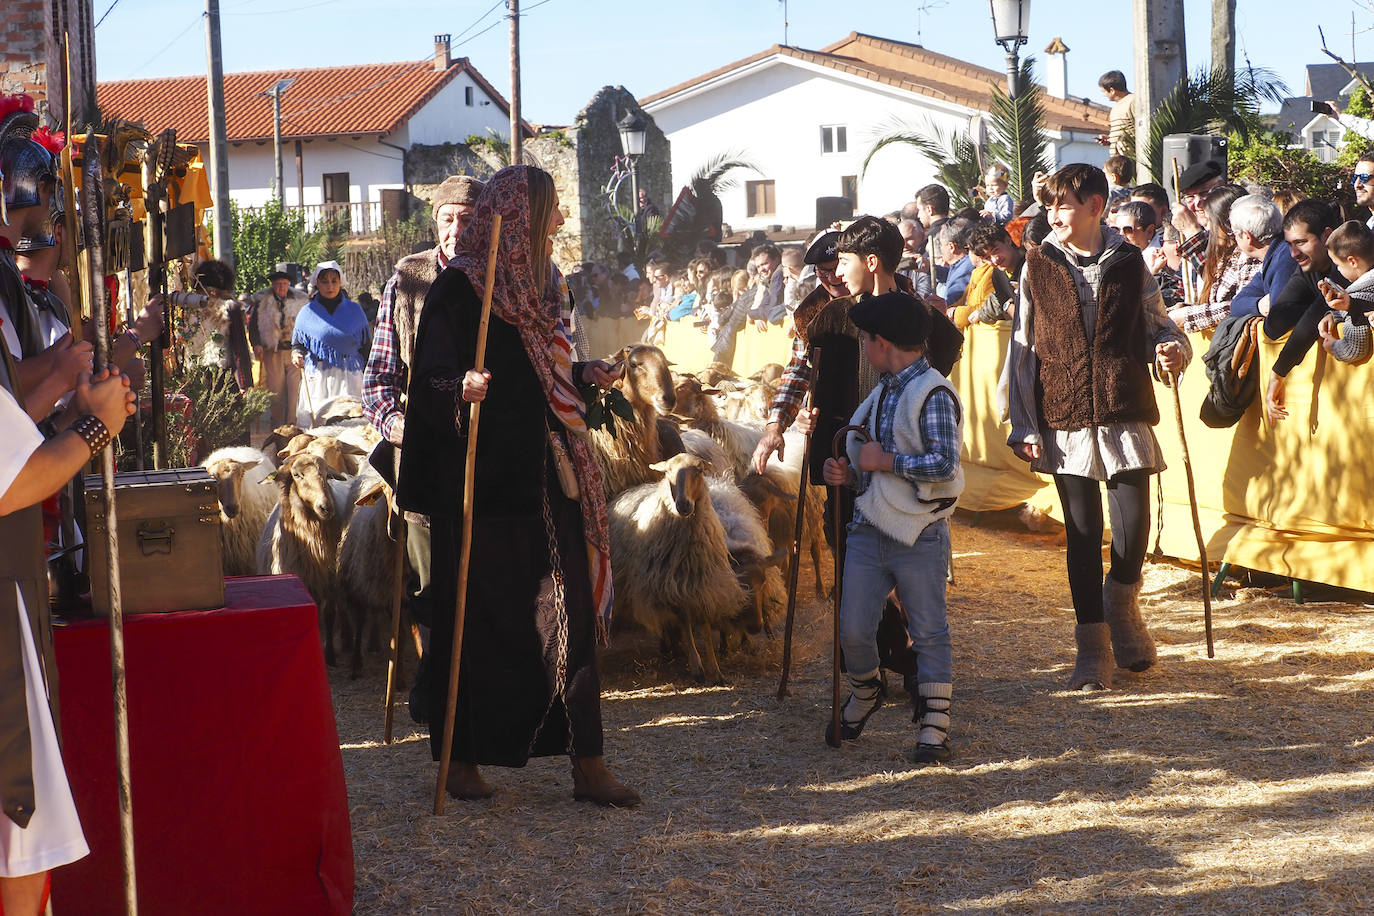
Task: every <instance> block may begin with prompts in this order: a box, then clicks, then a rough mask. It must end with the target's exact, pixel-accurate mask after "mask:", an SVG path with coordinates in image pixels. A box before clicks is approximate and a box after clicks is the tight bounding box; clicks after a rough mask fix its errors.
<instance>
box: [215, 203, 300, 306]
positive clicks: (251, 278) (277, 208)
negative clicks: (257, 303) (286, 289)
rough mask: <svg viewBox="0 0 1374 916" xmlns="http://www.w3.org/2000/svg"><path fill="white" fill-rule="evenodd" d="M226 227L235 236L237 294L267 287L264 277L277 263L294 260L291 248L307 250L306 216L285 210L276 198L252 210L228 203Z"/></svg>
mask: <svg viewBox="0 0 1374 916" xmlns="http://www.w3.org/2000/svg"><path fill="white" fill-rule="evenodd" d="M229 225H230V227H231V231H232V233H233V236H234V268H235V273H236V274H237V277H238V281H237V286H238V293H239V294H240V295H244V294H246V293H251V292H252V291H253V290H256V289H261V288H262V287H264V286H266V285H267V275H268V274H269V273H271V272H272V270H273V269H274V268H275V267H276V265H277V262H278V261H290V260H296V259H295V258H293V257H291V253H292V249H293V247H294V248H295V249H296V250H297V251H300V250H301V249H302V248H303V247H308V246H306V245H304V244H303V243H304V241H305V240H306V239H307V238H308V236H309V235H310V233H307V232H306V231H305V213H304V212H303V211H301V210H300V209H287V208H286V207H284V206H282V202H281V200H280V199H279V198H273V199H272V200H270V201H268V202H267V204H266V206H263V207H253V208H241V207H239V206H238V205H236V204H235V203H234V202H233V201H232V200H231V201H230V202H229ZM301 263H310V262H308V261H302V262H301Z"/></svg>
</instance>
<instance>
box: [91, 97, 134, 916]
mask: <svg viewBox="0 0 1374 916" xmlns="http://www.w3.org/2000/svg"><path fill="white" fill-rule="evenodd" d="M81 172H82V174H81V179H82V180H81V223H82V228H83V229H84V230H85V233H86V248H85V261H86V267H87V269H86V280H87V284H88V285H87V288H86V294H87V302H88V303H89V304H90V306H91V309H92V312H93V314H94V316H95V365H96V366H97V367H101V366H106V367H108V366H109V362H110V296H109V290H108V288H107V287H106V286H105V250H104V245H105V173H104V171H103V170H102V169H101V167H100V148H99V145H98V141H97V140H96V136H95V128H94V127H92V126H91V125H89V124H87V125H86V140H85V145H84V148H83V150H82V156H81ZM100 476H101V480H102V483H103V490H104V494H103V495H104V503H105V506H104V509H105V536H106V543H105V562H106V563H107V564H108V565H107V571H106V577H107V582H108V586H109V605H110V663H111V665H110V666H111V669H112V671H113V678H114V713H115V757H116V763H117V765H118V767H119V845H120V851H121V852H122V853H123V864H124V911H125V913H127V914H129V916H133V914H135V913H137V912H138V889H137V885H136V882H135V877H134V815H133V807H132V805H131V802H130V778H129V697H128V692H127V689H126V686H125V667H124V604H123V595H122V590H121V582H120V576H119V525H118V519H117V518H116V515H115V464H114V442H113V441H111V442H110V444H109V445H107V446H105V449H104V451H103V452H102V453H101V456H100Z"/></svg>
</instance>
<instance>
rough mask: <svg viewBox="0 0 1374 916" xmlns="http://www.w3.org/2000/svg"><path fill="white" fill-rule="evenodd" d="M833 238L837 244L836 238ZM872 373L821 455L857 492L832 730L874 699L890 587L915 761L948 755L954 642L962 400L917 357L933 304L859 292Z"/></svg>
mask: <svg viewBox="0 0 1374 916" xmlns="http://www.w3.org/2000/svg"><path fill="white" fill-rule="evenodd" d="M841 244H842V245H843V243H841ZM848 317H849V320H850V321H851V322H853V324H854V326H855V327H856V328H858V330H859V337H860V340H861V341H862V346H863V354H864V358H865V361H866V362H867V364H868V365H869V366H871V367H872V368H873V369H874V370H875V371H876V372H877V373H878V379H877V384H875V385H874V387H873V390H872V391H871V392H870V393H869V394H868V396H867V397H866V398H865V399H864V401H863V403H861V404H860V405H859V406H858V409H857V410H855V411H854V414H853V415H852V416H851V417H850V418H849V426H851V427H860V428H861V429H863V430H864V431H865V432H866V435H861V434H859V433H858V432H857V431H853V430H851V431H850V432H849V433H848V435H847V438H846V442H845V451H846V457H845V458H827V459H826V460H825V464H824V469H823V475H824V478H825V482H826V484H828V485H829V486H832V487H848V488H851V489H853V490H854V491H855V493H856V494H857V496H856V498H855V503H854V519H853V522H852V524H851V525H850V530H849V536H848V538H847V544H846V549H845V551H844V560H843V562H844V592H843V596H844V597H843V600H842V602H841V605H840V645H841V648H842V649H843V650H844V658H845V663H846V668H847V677H848V678H849V685H850V694H849V698H848V700H846V702H845V704H844V707H843V709H842V710H841V712H840V734H839V735H838V736H835V735H831V734H829V733H828V732H829V726H827V739H829V740H830V742H831V743H832V744H833V743H835V742H836V740H837V739H845V740H853V739H855V738H858V737H859V735H860V734H861V733H862V732H863V728H864V725H865V723H867V721H868V719H869V717H870V716H872V715H873V713H874V712H875V711H877V709H878V707H879V706H881V705H882V686H883V682H882V677H881V675H880V673H879V654H878V624H879V622H880V621H881V620H882V618H883V609H884V606H885V604H886V601H887V596H888V594H889V593H890V592H891V591H892V589H893V588H896V589H897V596H898V598H899V599H900V601H901V603H902V607H903V609H904V610H905V611H906V617H907V634H908V635H909V636H910V638H911V643H912V649H913V651H914V652H915V654H916V672H917V673H916V674H915V675H909V676H908V677H907V679H906V684H905V686H906V689H907V690H908V691H909V692H910V693H911V695H912V698H913V701H914V704H915V715H914V716H913V718H912V721H913V722H914V723H915V724H916V725H917V726H918V727H919V729H920V731H919V734H918V736H917V739H916V750H915V761H916V762H917V763H923V764H924V763H937V762H940V761H943V760H946V759H947V758H948V757H949V754H950V749H949V710H950V701H951V698H952V696H953V652H952V649H951V646H950V637H949V624H948V622H947V620H946V616H945V571H946V569H947V566H946V564H947V562H948V557H949V522H948V518H949V516H950V515H952V514H953V513H954V507H955V505H956V503H957V502H958V500H959V494H960V493H962V492H963V489H964V473H963V468H962V466H961V465H960V462H959V449H960V446H961V444H962V442H963V434H962V433H963V430H962V427H963V407H962V405H961V404H960V402H959V396H958V394H956V393H955V391H954V388H953V387H952V386H951V385H950V384H949V381H948V380H947V379H946V378H945V377H944V376H943V375H941V374H940V373H939V372H938V371H936V370H934V369H933V368H932V367H931V365H930V362H929V361H928V360H927V359H926V343H927V340H928V339H929V336H930V329H931V321H932V312H931V311H930V309H928V308H926V307H924V304H923V303H922V302H921V301H920V300H917V299H915V298H913V297H911V296H909V295H907V294H906V293H902V292H886V293H882V294H880V295H876V296H867V297H865V298H864V299H862V300H860V301H859V302H858V303H856V304H855V305H854V306H853V307H852V308H851V309H849V316H848Z"/></svg>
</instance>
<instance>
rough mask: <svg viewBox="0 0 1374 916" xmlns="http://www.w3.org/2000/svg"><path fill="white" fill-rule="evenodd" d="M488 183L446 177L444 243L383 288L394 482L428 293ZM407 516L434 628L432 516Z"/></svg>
mask: <svg viewBox="0 0 1374 916" xmlns="http://www.w3.org/2000/svg"><path fill="white" fill-rule="evenodd" d="M484 187H485V185H484V184H483V183H482V182H480V181H478V180H477V179H475V178H470V177H468V176H467V175H451V176H449V177H448V178H445V179H444V181H443V182H442V183H441V184H440V185H439V187H438V188H437V189H436V190H435V192H434V200H433V204H432V206H433V210H434V231H435V235H436V236H437V237H438V239H439V244H438V245H436V246H435V247H434V248H431V249H429V250H427V251H421V252H419V253H418V254H412V255H409V256H408V257H404V258H402V259H401V260H400V261H399V262H397V264H396V273H395V274H393V275H392V277H391V279H390V280H389V281H387V284H386V288H385V289H383V290H382V301H381V305H379V306H378V308H377V330H376V333H375V336H374V337H373V338H372V352H371V354H370V355H369V356H368V360H367V368H366V370H365V371H364V373H363V412H364V413H366V414H367V418H368V420H369V421H371V423H372V425H373V426H375V427H376V428H377V431H378V432H380V433H381V434H382V438H383V440H384V442H385V443H389V447H386V448H382V449H379V451H377V452H374V453H373V455H374V458H373V463H374V464H376V465H379V467H378V471H379V473H381V474H382V476H383V477H385V478H387V479H388V480H389V481H390V482H391V483H392V484H393V485H394V483H395V473H394V467H395V465H394V464H393V463H392V462H395V461H397V460H398V457H399V456H397V455H396V453H395V452H394V449H396V448H400V447H401V446H402V445H403V440H404V438H405V386H406V380H407V374H408V367H409V366H410V360H411V354H412V353H414V352H415V333H416V330H417V329H418V328H419V325H420V313H421V311H423V310H424V307H425V296H426V295H427V294H428V293H429V288H430V286H431V285H433V283H434V281H435V280H436V279H437V278H438V276H439V273H440V271H442V270H443V269H444V268H445V267H447V266H448V261H449V258H451V257H453V253H454V251H455V250H457V247H458V238H459V236H461V235H462V234H463V229H464V228H466V226H467V224H468V220H469V219H471V218H472V210H473V204H475V203H476V202H477V198H478V196H479V195H480V194H481V193H482V190H483V188H484ZM383 453H386V454H383ZM406 522H407V524H406V556H407V557H408V558H409V560H410V569H411V572H412V577H411V578H410V579H409V580H408V581H407V583H406V593H407V594H408V595H409V596H410V616H411V619H412V620H414V621H415V622H416V623H417V624H420V625H421V626H422V627H424V628H425V631H427V630H428V627H429V621H430V620H431V619H432V615H431V612H430V608H429V606H428V602H429V600H430V598H431V595H430V592H431V589H430V531H429V520H428V519H427V518H425V517H424V516H421V515H417V514H415V513H410V512H408V513H406ZM424 671H425V665H424V659H423V657H422V658H421V661H420V669H419V671H417V672H416V675H415V683H414V684H413V685H412V687H411V696H412V697H417V696H424V693H423V689H424V688H423V687H422V686H421V685H422V682H421V678H422V677H423V676H424ZM423 708H424V704H423V703H419V702H412V703H411V704H410V715H411V718H413V719H415V720H416V721H417V722H419V721H421V719H422V714H421V712H420V711H421V710H422V709H423Z"/></svg>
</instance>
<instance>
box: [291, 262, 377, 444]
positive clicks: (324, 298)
mask: <svg viewBox="0 0 1374 916" xmlns="http://www.w3.org/2000/svg"><path fill="white" fill-rule="evenodd" d="M310 283H311V285H312V286H314V287H315V296H314V298H312V299H311V300H310V302H309V304H308V305H306V306H305V308H303V309H301V311H300V314H299V315H297V316H296V329H295V331H294V332H292V335H291V350H292V353H291V361H292V362H293V363H295V365H296V366H297V368H299V369H301V370H302V378H301V393H300V397H299V398H298V399H297V401H296V425H297V426H299V427H301V428H303V429H309V428H310V427H312V426H314V425H315V421H316V419H317V418H318V417H322V416H325V406H326V405H327V404H328V403H329V402H331V401H333V400H334V399H336V398H339V397H342V396H348V397H354V398H358V399H359V400H361V399H362V396H363V366H364V365H365V364H366V362H367V354H368V351H369V350H370V349H371V347H372V329H371V327H370V326H369V325H368V323H367V315H365V314H364V313H363V308H362V306H360V305H359V304H358V303H356V302H354V301H353V300H352V299H349V298H348V297H347V296H346V295H345V294H344V291H343V270H341V269H340V267H339V262H337V261H321V262H320V264H319V265H318V266H317V267H316V268H315V272H314V274H312V275H311V277H310Z"/></svg>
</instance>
